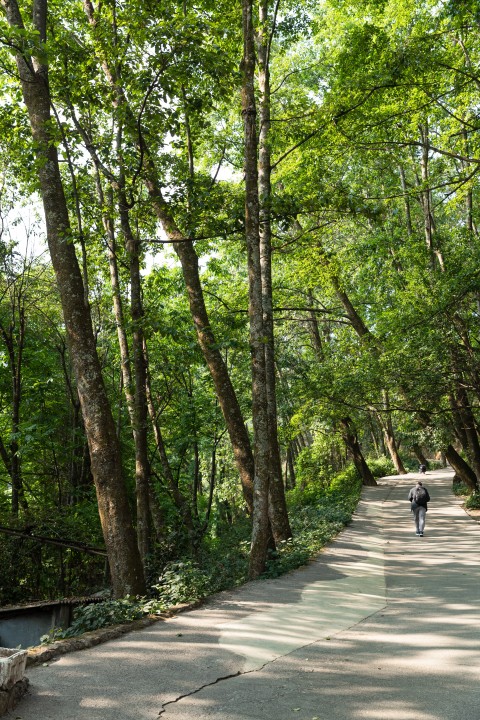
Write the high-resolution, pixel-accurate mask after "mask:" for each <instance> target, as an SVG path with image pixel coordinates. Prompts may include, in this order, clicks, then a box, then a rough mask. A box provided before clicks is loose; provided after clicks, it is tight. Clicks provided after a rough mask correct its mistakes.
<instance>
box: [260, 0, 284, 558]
mask: <svg viewBox="0 0 480 720" xmlns="http://www.w3.org/2000/svg"><path fill="white" fill-rule="evenodd" d="M259 13H260V14H259V27H260V30H259V31H258V33H257V48H258V82H259V88H260V134H259V162H258V193H259V231H260V250H259V252H260V273H261V284H262V306H263V336H264V351H265V386H266V394H267V422H268V444H269V452H270V462H269V467H270V477H269V491H268V492H269V508H268V513H269V517H270V523H271V526H272V532H273V537H274V540H275V543H276V544H278V543H280V542H282V541H283V540H287V539H288V538H290V537H291V536H292V531H291V528H290V523H289V520H288V511H287V503H286V499H285V488H284V485H283V480H282V461H281V458H280V447H279V444H278V413H277V394H276V378H275V338H274V330H273V298H272V294H273V293H272V232H271V222H270V202H271V192H272V188H271V159H270V137H269V136H270V124H271V122H270V69H269V59H270V58H269V52H270V44H269V36H270V33H269V30H270V23H269V21H268V0H261V2H260V8H259Z"/></svg>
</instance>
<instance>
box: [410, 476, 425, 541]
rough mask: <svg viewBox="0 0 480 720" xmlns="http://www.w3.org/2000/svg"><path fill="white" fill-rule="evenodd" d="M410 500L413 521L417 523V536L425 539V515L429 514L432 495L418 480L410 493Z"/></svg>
mask: <svg viewBox="0 0 480 720" xmlns="http://www.w3.org/2000/svg"><path fill="white" fill-rule="evenodd" d="M408 499H409V500H410V502H411V503H412V504H411V510H412V513H413V519H414V521H415V530H416V532H415V535H420V537H423V531H424V529H425V514H426V512H427V504H428V503H429V502H430V495H429V493H428V490H427V488H426V487H424V486H423V483H422V481H421V480H417V484H416V485H415V487H413V488H412V489H411V490H410V492H409V493H408Z"/></svg>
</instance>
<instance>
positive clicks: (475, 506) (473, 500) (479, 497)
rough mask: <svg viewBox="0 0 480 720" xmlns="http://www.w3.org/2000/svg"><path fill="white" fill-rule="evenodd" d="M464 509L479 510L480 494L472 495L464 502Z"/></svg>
mask: <svg viewBox="0 0 480 720" xmlns="http://www.w3.org/2000/svg"><path fill="white" fill-rule="evenodd" d="M465 507H466V508H468V510H480V492H474V493H472V494H471V495H470V496H469V497H468V498H467V499H466V500H465Z"/></svg>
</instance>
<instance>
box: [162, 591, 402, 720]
mask: <svg viewBox="0 0 480 720" xmlns="http://www.w3.org/2000/svg"><path fill="white" fill-rule="evenodd" d="M387 606H388V603H387V604H386V605H384V606H383V607H382V608H378V609H376V610H375V611H374V612H372V613H370V615H366V616H365V617H363V618H362V619H361V620H358V621H357V622H355V623H353V625H350V626H349V627H347V628H342V629H341V630H338V631H337V632H334V633H332V634H331V635H329V636H327V637H321V638H316V639H315V640H313V641H312V642H309V643H305V645H300V646H298V647H296V648H294V649H293V650H290V652H287V653H283V654H281V655H278V656H277V657H274V658H272V659H271V660H267V662H265V663H263V665H259V666H258V667H256V668H252V669H251V670H244V671H243V672H242V671H241V670H237V672H235V673H231V674H230V675H223V676H222V677H219V678H217V679H216V680H213V681H212V682H208V683H205V684H204V685H201V686H200V687H199V688H196V689H195V690H192V691H191V692H189V693H185V695H179V696H178V697H177V698H175V700H169V701H168V702H166V703H162V710H160V712H159V713H158V715H157V717H160V716H161V715H163V714H164V713H165V712H166V709H167V707H168V706H169V705H175V704H176V703H179V702H180V701H181V700H185V698H188V697H192V696H193V695H197V694H198V693H200V692H201V691H202V690H205V688H208V687H213V685H218V683H221V682H223V681H224V680H233V679H234V678H237V677H241V676H243V675H251V674H252V673H256V672H259V671H260V670H263V669H264V668H266V667H267V665H273V663H275V662H276V661H277V660H280V659H282V658H284V657H288V656H289V655H292V654H293V653H295V652H298V651H299V650H304V649H305V648H309V647H311V646H312V645H315V644H316V643H318V642H321V641H322V640H330V638H331V637H336V636H337V635H340V634H341V633H342V632H344V631H345V630H351V629H352V628H354V627H356V626H357V625H360V624H361V623H363V622H364V621H365V620H370V619H371V618H372V617H373V616H374V615H376V614H377V613H379V612H381V610H385V608H386V607H387Z"/></svg>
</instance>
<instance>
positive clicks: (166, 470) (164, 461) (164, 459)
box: [144, 345, 194, 538]
mask: <svg viewBox="0 0 480 720" xmlns="http://www.w3.org/2000/svg"><path fill="white" fill-rule="evenodd" d="M144 353H145V357H146V358H147V384H146V396H147V407H148V414H149V416H150V421H151V423H152V428H153V434H154V437H155V444H156V448H157V453H158V456H159V458H160V465H161V467H162V472H163V476H164V478H165V480H166V482H167V486H168V489H169V491H170V493H171V496H172V498H173V502H174V503H175V506H176V507H177V509H178V510H179V511H180V516H181V518H182V521H183V523H184V525H185V527H186V528H187V531H188V533H189V535H190V538H192V537H193V535H194V526H193V518H192V512H191V509H190V505H189V504H188V501H187V499H186V498H185V497H184V496H183V494H182V493H181V492H180V489H179V487H178V484H177V482H176V481H175V478H174V475H173V472H172V467H171V465H170V461H169V459H168V455H167V451H166V448H165V444H164V442H163V436H162V431H161V428H160V424H159V422H158V419H157V415H156V413H155V407H154V402H153V397H152V388H151V382H150V374H149V371H148V353H147V348H146V345H145V348H144Z"/></svg>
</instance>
